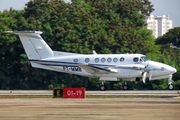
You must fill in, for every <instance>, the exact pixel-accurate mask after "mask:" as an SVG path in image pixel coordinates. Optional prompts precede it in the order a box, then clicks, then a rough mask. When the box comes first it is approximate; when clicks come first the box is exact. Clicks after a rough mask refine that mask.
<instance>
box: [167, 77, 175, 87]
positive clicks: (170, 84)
mask: <svg viewBox="0 0 180 120" xmlns="http://www.w3.org/2000/svg"><path fill="white" fill-rule="evenodd" d="M173 82H174V81H173V80H172V75H170V77H169V79H168V89H169V90H174V89H175V86H174V85H173V84H172V83H173Z"/></svg>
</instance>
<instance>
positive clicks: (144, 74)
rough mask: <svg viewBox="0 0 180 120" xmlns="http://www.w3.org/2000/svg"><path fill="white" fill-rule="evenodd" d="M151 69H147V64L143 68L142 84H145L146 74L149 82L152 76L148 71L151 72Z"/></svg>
mask: <svg viewBox="0 0 180 120" xmlns="http://www.w3.org/2000/svg"><path fill="white" fill-rule="evenodd" d="M152 69H153V68H151V67H149V63H148V64H147V66H146V67H145V68H144V73H143V78H142V80H143V83H146V75H147V73H148V74H149V79H150V80H151V77H152V75H151V74H150V72H149V71H151V70H152Z"/></svg>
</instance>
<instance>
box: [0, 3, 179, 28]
mask: <svg viewBox="0 0 180 120" xmlns="http://www.w3.org/2000/svg"><path fill="white" fill-rule="evenodd" d="M28 1H30V0H0V11H4V10H5V9H6V10H9V9H10V7H12V8H13V9H17V10H22V9H24V7H25V4H26V3H27V2H28ZM65 1H66V2H70V1H71V0H65ZM149 1H151V2H152V4H153V5H154V9H155V11H153V12H152V13H151V14H152V15H155V16H162V15H169V19H170V20H173V27H180V0H149Z"/></svg>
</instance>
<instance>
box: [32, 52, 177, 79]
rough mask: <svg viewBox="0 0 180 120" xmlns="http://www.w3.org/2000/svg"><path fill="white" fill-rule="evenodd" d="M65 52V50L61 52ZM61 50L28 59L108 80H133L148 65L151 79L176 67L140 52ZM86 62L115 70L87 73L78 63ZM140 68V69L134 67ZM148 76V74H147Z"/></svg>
mask: <svg viewBox="0 0 180 120" xmlns="http://www.w3.org/2000/svg"><path fill="white" fill-rule="evenodd" d="M63 53H64V54H66V52H63ZM63 53H62V52H61V54H60V55H57V56H55V57H53V58H48V59H42V60H30V61H31V64H32V66H33V67H37V68H43V69H48V70H55V71H58V72H65V73H71V74H76V75H81V76H87V77H99V78H100V79H105V80H109V81H117V80H119V78H124V79H126V80H131V81H135V80H136V78H142V73H143V70H144V68H145V67H146V66H147V65H148V66H149V67H151V68H153V69H152V70H151V71H150V72H151V80H154V78H156V77H157V78H158V79H162V78H168V77H169V75H171V74H173V73H175V72H176V69H175V68H173V67H171V66H169V65H166V64H162V63H159V62H154V61H151V60H148V61H143V60H141V57H142V56H144V55H142V54H86V55H84V54H73V53H69V54H68V55H64V54H63ZM82 63H86V64H88V65H92V66H95V67H98V68H109V69H112V70H115V71H117V72H114V73H113V72H110V73H103V72H101V73H98V72H97V73H96V72H94V73H89V72H87V71H86V70H84V69H83V68H81V67H79V66H78V64H82ZM135 68H140V69H138V70H137V69H135ZM147 76H148V77H149V75H147Z"/></svg>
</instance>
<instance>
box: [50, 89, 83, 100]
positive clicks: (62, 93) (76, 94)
mask: <svg viewBox="0 0 180 120" xmlns="http://www.w3.org/2000/svg"><path fill="white" fill-rule="evenodd" d="M53 98H85V88H54V89H53Z"/></svg>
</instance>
